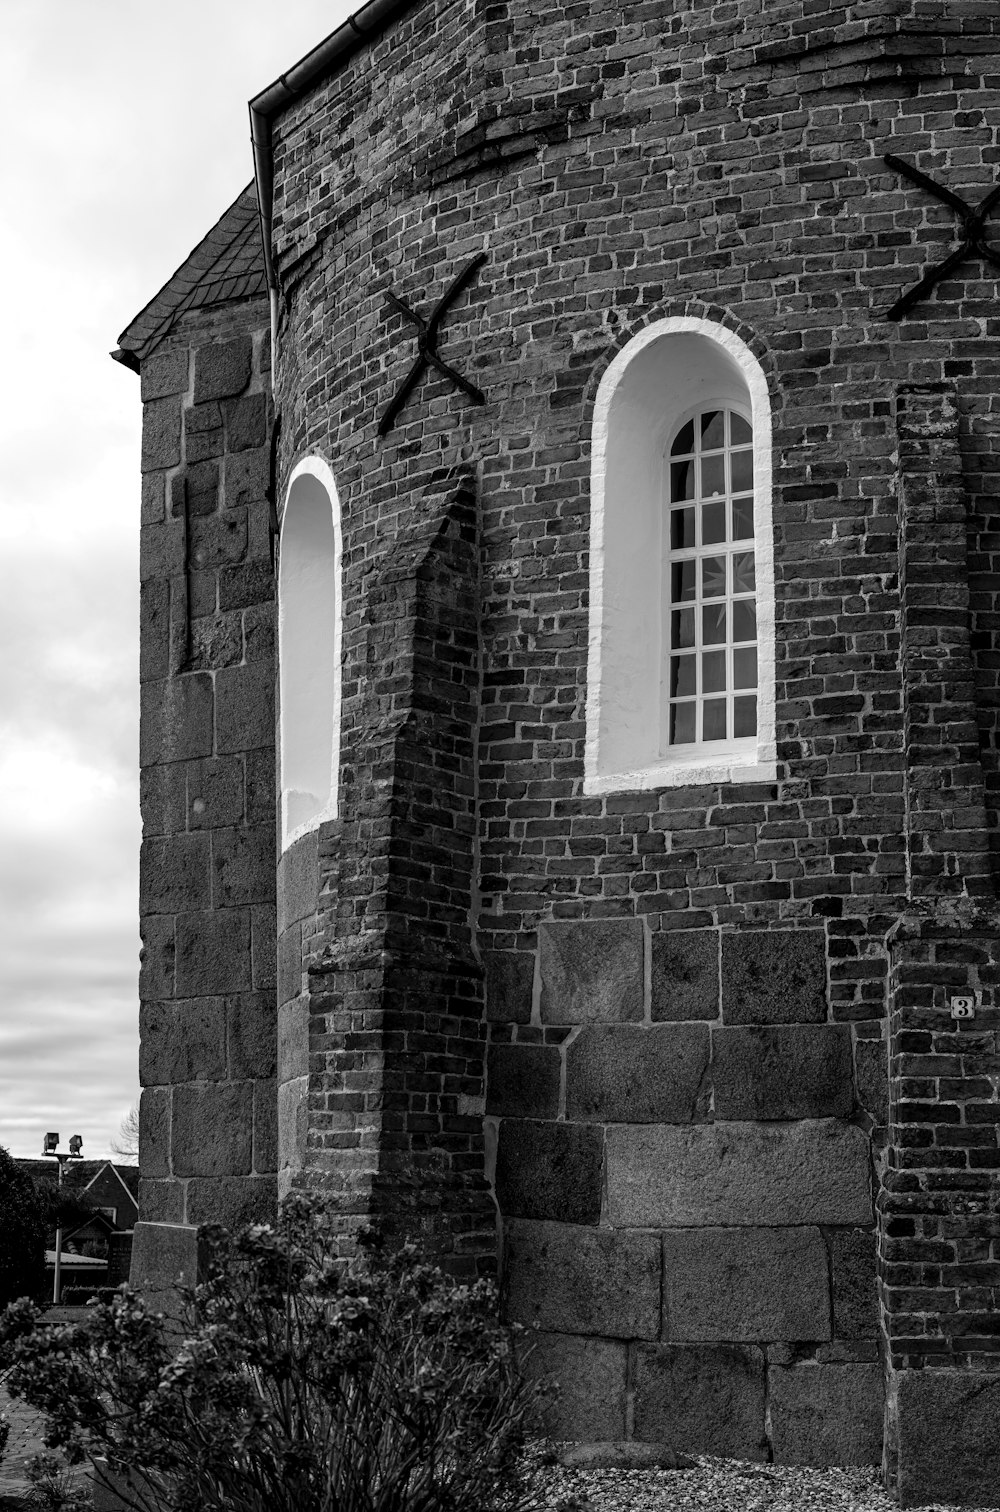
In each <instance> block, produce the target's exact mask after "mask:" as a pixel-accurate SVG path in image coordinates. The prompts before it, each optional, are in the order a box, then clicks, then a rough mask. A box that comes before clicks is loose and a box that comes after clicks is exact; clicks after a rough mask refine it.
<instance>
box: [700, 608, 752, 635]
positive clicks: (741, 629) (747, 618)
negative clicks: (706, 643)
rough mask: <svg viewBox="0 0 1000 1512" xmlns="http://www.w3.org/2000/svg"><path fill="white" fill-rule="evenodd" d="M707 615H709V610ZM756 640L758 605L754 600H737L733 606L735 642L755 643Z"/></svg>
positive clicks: (706, 611)
mask: <svg viewBox="0 0 1000 1512" xmlns="http://www.w3.org/2000/svg"><path fill="white" fill-rule="evenodd" d="M705 613H706V614H707V613H708V610H707V609H706V610H705ZM705 638H706V639H707V638H708V637H707V636H706V637H705ZM756 639H757V605H756V603H755V602H754V600H753V599H737V600H736V603H735V604H734V605H733V640H734V641H749V640H752V641H755V640H756Z"/></svg>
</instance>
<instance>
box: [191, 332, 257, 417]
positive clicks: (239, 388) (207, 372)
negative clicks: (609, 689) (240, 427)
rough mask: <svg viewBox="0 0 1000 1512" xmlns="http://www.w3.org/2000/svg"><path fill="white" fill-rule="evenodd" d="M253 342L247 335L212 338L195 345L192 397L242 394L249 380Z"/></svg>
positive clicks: (201, 401)
mask: <svg viewBox="0 0 1000 1512" xmlns="http://www.w3.org/2000/svg"><path fill="white" fill-rule="evenodd" d="M252 361H253V342H252V340H251V338H250V336H236V337H234V338H233V340H232V341H216V342H213V343H212V344H211V345H209V346H203V347H199V348H198V350H197V352H196V353H195V359H194V399H195V403H196V404H202V403H204V401H205V400H206V399H228V398H230V397H231V395H233V394H242V392H243V390H244V389H245V388H246V386H247V384H248V383H249V382H250V370H251V363H252Z"/></svg>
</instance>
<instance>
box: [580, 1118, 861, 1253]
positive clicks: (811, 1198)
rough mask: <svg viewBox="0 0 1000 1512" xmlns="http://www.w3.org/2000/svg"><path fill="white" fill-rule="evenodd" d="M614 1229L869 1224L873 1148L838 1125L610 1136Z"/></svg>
mask: <svg viewBox="0 0 1000 1512" xmlns="http://www.w3.org/2000/svg"><path fill="white" fill-rule="evenodd" d="M606 1159H607V1189H608V1197H607V1201H608V1220H609V1222H610V1223H611V1224H612V1225H613V1226H614V1227H616V1228H694V1227H703V1226H704V1227H712V1228H726V1227H731V1226H734V1225H743V1224H750V1225H755V1226H770V1225H774V1226H781V1225H797V1224H812V1223H834V1224H844V1225H851V1226H854V1227H863V1226H865V1225H867V1224H870V1223H871V1222H872V1199H871V1183H870V1178H869V1170H868V1140H867V1139H866V1137H865V1135H864V1134H863V1133H862V1132H861V1130H860V1129H856V1128H854V1127H853V1126H852V1125H850V1124H843V1123H838V1122H835V1121H834V1120H832V1119H822V1120H805V1121H803V1122H801V1123H792V1124H757V1123H717V1124H694V1125H689V1126H687V1127H684V1126H682V1125H679V1124H664V1125H642V1126H639V1127H636V1128H630V1127H627V1126H621V1127H617V1128H611V1129H609V1130H608V1132H607V1146H606Z"/></svg>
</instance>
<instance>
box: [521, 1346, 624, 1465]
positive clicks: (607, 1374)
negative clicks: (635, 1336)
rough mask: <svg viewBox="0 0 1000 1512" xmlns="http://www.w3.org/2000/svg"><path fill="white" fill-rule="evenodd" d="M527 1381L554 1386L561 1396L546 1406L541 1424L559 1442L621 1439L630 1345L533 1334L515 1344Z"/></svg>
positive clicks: (622, 1435)
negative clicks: (517, 1346)
mask: <svg viewBox="0 0 1000 1512" xmlns="http://www.w3.org/2000/svg"><path fill="white" fill-rule="evenodd" d="M518 1352H519V1355H520V1357H521V1369H522V1371H523V1373H524V1375H525V1377H526V1379H527V1380H529V1381H539V1380H541V1381H554V1382H557V1383H558V1385H559V1388H560V1389H559V1393H558V1395H557V1396H555V1397H550V1398H549V1399H548V1400H547V1401H546V1402H545V1405H544V1409H543V1413H542V1423H543V1427H544V1429H545V1431H546V1433H547V1434H548V1435H549V1437H550V1438H553V1439H555V1440H556V1441H557V1442H564V1441H566V1440H571V1441H575V1442H577V1443H593V1442H595V1441H597V1442H602V1443H603V1442H607V1441H608V1440H610V1439H622V1438H624V1437H625V1382H626V1369H627V1365H628V1345H627V1344H624V1343H620V1342H619V1341H618V1340H617V1339H595V1338H590V1337H588V1336H583V1337H578V1336H574V1335H573V1334H558V1333H534V1332H532V1333H531V1334H528V1335H525V1336H523V1337H522V1339H521V1340H520V1342H519V1350H518Z"/></svg>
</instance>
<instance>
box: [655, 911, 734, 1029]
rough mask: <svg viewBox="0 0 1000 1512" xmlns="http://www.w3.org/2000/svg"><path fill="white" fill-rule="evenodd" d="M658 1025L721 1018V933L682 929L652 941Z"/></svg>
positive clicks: (657, 936) (709, 930)
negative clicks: (659, 1022)
mask: <svg viewBox="0 0 1000 1512" xmlns="http://www.w3.org/2000/svg"><path fill="white" fill-rule="evenodd" d="M652 946H653V952H652V1015H653V1021H654V1023H655V1022H657V1021H661V1022H663V1021H670V1022H673V1023H676V1022H678V1021H679V1020H681V1019H717V1018H718V1017H719V934H718V931H717V930H715V929H678V930H671V931H669V932H667V933H662V934H654V935H653V940H652Z"/></svg>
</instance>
